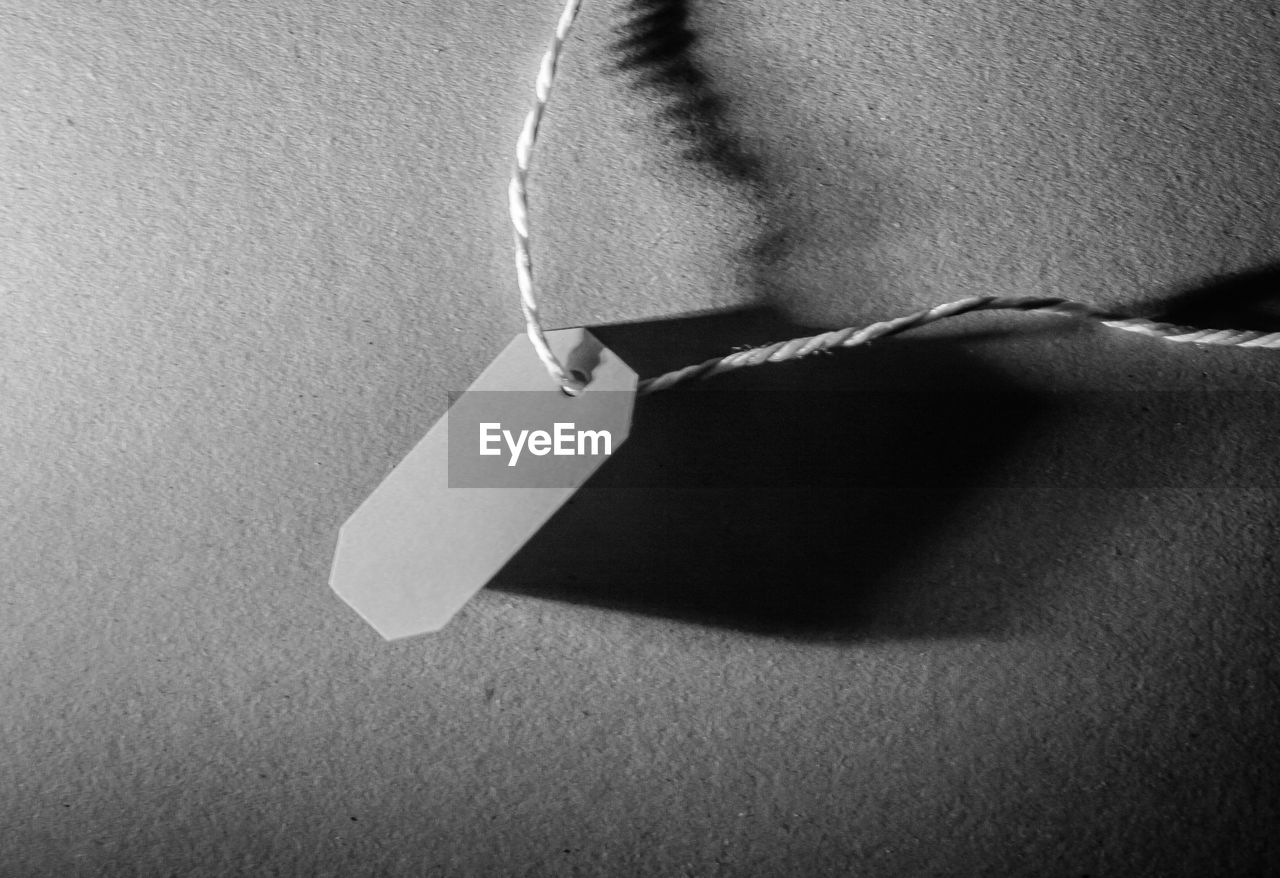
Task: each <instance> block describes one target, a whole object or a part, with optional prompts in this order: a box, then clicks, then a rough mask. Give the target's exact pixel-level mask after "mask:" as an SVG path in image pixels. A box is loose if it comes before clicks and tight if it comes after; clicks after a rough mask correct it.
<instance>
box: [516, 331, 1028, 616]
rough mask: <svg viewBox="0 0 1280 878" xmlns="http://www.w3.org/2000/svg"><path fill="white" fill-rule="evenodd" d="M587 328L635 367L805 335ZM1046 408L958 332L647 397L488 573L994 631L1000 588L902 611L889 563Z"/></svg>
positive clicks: (633, 602)
mask: <svg viewBox="0 0 1280 878" xmlns="http://www.w3.org/2000/svg"><path fill="white" fill-rule="evenodd" d="M592 331H593V332H595V333H597V334H598V335H599V337H600V338H601V340H602V341H603V342H604V343H605V344H606V345H607V346H609V347H610V348H611V349H613V350H614V351H615V352H617V353H618V354H619V355H620V356H622V357H623V358H624V359H625V360H627V361H628V362H630V363H631V364H632V365H633V366H634V367H635V368H636V369H637V371H638V372H639V373H640V374H641V375H649V374H654V373H655V372H659V371H663V370H665V369H669V368H671V367H673V366H676V365H682V364H686V363H689V362H696V361H697V360H699V359H702V358H706V357H708V356H712V355H714V354H716V353H722V352H724V351H726V350H728V349H731V348H733V347H735V346H742V345H754V344H758V343H761V342H765V341H769V340H771V339H778V338H786V337H792V336H796V335H800V334H804V333H805V332H806V330H805V328H803V327H797V326H794V325H790V324H788V323H786V322H784V321H781V320H779V319H778V318H776V317H775V316H773V315H772V314H771V313H770V312H769V311H767V310H765V309H751V310H744V311H739V312H733V313H729V314H724V315H717V316H709V317H695V318H687V319H682V320H670V321H659V322H654V323H644V324H634V325H630V326H614V327H604V328H599V329H593V330H592ZM1044 409H1045V401H1044V400H1042V399H1040V398H1038V397H1036V396H1035V395H1033V394H1030V393H1027V392H1024V391H1023V390H1021V389H1020V388H1019V387H1018V386H1017V385H1016V384H1015V383H1014V382H1012V381H1010V380H1009V379H1008V378H1006V377H1004V376H1002V375H1000V374H998V373H996V372H995V371H993V370H991V369H989V368H987V367H984V366H983V365H982V364H981V363H979V362H977V361H975V360H974V358H972V357H971V356H966V355H963V354H962V353H960V352H959V351H957V349H956V347H955V343H953V342H946V341H942V342H933V341H924V342H908V341H899V340H895V341H894V342H892V343H889V344H883V345H877V346H869V347H864V348H859V349H857V350H851V351H846V352H841V353H838V354H833V355H826V356H815V357H812V358H809V359H806V360H803V361H799V362H795V363H787V364H778V365H769V366H763V367H756V368H751V369H744V370H741V371H739V372H735V373H729V374H726V375H722V376H719V377H717V378H715V379H714V380H711V381H705V382H697V383H693V384H690V385H688V386H687V387H686V388H685V389H671V390H667V391H663V392H661V393H656V394H652V395H648V396H644V397H641V398H639V400H638V401H637V406H636V411H635V416H634V424H633V429H632V433H631V436H630V438H629V439H628V440H627V442H626V444H625V445H623V446H622V448H621V449H619V450H618V451H617V452H616V453H615V454H614V455H613V457H612V458H611V459H610V460H609V461H608V462H607V464H606V465H605V466H603V467H602V468H601V469H600V470H599V471H598V472H597V473H596V474H595V476H593V477H592V479H591V480H590V481H589V482H588V484H587V485H586V486H584V487H583V488H582V489H580V490H579V491H578V493H577V494H576V495H575V496H574V497H573V498H572V499H571V500H570V501H569V502H568V503H567V504H566V505H565V506H564V507H563V508H562V509H561V510H560V512H559V513H557V515H556V516H555V517H554V518H553V519H552V520H551V521H550V522H549V523H548V524H547V525H546V526H545V527H544V528H543V529H542V530H541V531H540V532H539V534H538V535H537V536H536V537H535V538H534V539H533V540H532V541H530V543H529V544H527V545H526V546H525V547H524V549H523V550H522V551H521V552H520V553H519V554H518V555H517V556H516V557H515V558H513V559H512V560H511V562H509V563H508V565H507V566H506V567H505V568H504V570H503V571H502V572H501V573H500V574H499V575H498V576H497V577H495V579H494V581H493V583H492V584H491V587H494V588H498V589H502V590H507V591H513V592H518V593H523V594H528V595H532V596H537V597H542V598H549V599H556V600H567V601H574V602H583V603H589V604H593V605H599V606H605V607H611V608H618V609H626V610H630V611H636V612H642V613H647V614H655V615H660V616H666V617H672V618H679V619H685V620H688V621H694V622H699V623H703V624H708V625H718V626H727V627H732V628H736V629H740V630H747V631H753V632H759V633H768V634H774V635H781V636H792V637H801V638H824V639H825V638H844V637H865V636H868V635H879V636H886V635H887V636H895V635H902V634H913V635H930V636H941V635H964V634H980V633H989V632H990V631H992V630H998V629H1000V628H1001V627H1002V624H1003V620H1002V619H1001V618H1000V614H1001V613H1002V609H1001V607H1000V605H999V601H998V600H993V599H992V598H991V596H989V595H988V596H984V598H983V599H982V605H983V606H984V607H985V610H984V614H985V615H983V616H982V617H981V618H978V617H976V616H975V614H974V613H971V612H968V613H965V612H961V613H957V612H954V606H953V607H952V608H951V609H948V601H947V600H931V601H928V602H926V603H928V604H930V605H931V606H933V607H935V611H936V612H935V614H934V615H932V616H930V617H929V618H914V619H903V618H902V616H903V612H902V607H900V606H895V601H896V600H898V599H899V598H900V597H904V595H905V593H904V592H903V591H902V590H901V588H900V584H899V583H896V582H895V577H894V576H893V572H894V570H895V567H896V566H897V565H898V563H899V562H900V561H902V560H904V559H909V558H910V557H911V556H912V554H913V553H914V552H916V551H917V550H918V549H919V547H921V546H922V545H924V544H926V543H927V541H928V540H930V538H931V535H932V534H933V533H934V532H935V531H936V530H937V529H938V528H939V527H940V526H942V525H944V524H945V523H946V522H947V521H948V519H949V518H951V517H952V516H953V515H954V514H956V510H957V508H958V504H960V503H961V502H962V501H963V500H964V498H965V497H966V495H968V494H969V493H970V492H972V491H973V490H974V489H976V488H978V487H979V486H981V485H982V484H983V483H984V482H985V481H986V480H988V479H989V478H990V477H991V475H992V468H993V467H995V466H998V465H999V462H1000V461H1001V459H1002V458H1006V457H1008V456H1009V455H1010V454H1011V451H1012V449H1013V448H1015V447H1016V446H1017V445H1018V444H1019V442H1020V441H1021V438H1022V436H1023V435H1024V433H1025V432H1026V431H1027V429H1028V428H1029V427H1030V426H1031V425H1032V424H1033V423H1035V422H1036V421H1037V420H1038V419H1040V418H1042V417H1043V415H1044V414H1045V411H1044ZM916 597H918V596H916ZM952 597H953V598H954V599H955V600H962V601H963V600H969V599H970V598H971V597H972V596H971V595H960V594H953V595H952ZM913 599H914V598H913ZM890 619H893V620H896V621H894V622H892V623H889V622H887V620H890ZM886 629H891V630H886Z"/></svg>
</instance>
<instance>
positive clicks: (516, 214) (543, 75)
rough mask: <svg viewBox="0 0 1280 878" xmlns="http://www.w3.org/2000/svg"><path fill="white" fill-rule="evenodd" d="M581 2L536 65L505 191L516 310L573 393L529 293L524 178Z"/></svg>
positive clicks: (575, 386)
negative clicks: (531, 96)
mask: <svg viewBox="0 0 1280 878" xmlns="http://www.w3.org/2000/svg"><path fill="white" fill-rule="evenodd" d="M581 5H582V0H569V2H568V3H567V4H566V5H565V7H564V11H563V12H562V13H560V21H559V23H558V24H557V25H556V32H555V36H554V37H553V38H552V40H551V45H550V46H549V47H548V48H547V51H546V53H545V54H544V55H543V56H542V65H541V66H540V67H539V68H538V79H537V82H536V83H535V85H534V103H533V109H531V110H530V111H529V115H528V116H526V117H525V120H524V128H523V129H522V130H521V131H520V138H519V139H518V140H517V141H516V167H515V172H514V173H513V174H512V175H511V185H510V186H509V187H508V190H507V193H508V201H509V202H510V206H511V225H512V227H513V228H514V229H515V239H516V283H517V285H518V286H519V288H520V309H521V310H522V311H523V312H524V324H525V331H526V332H527V333H528V336H529V341H531V342H533V349H534V350H535V351H536V352H537V354H538V359H539V360H541V361H542V364H543V365H544V366H546V367H547V372H549V373H550V375H551V377H552V378H553V379H554V380H555V381H556V382H557V383H558V384H559V385H560V387H561V388H562V389H563V390H564V391H565V392H566V393H568V394H570V395H573V396H576V395H577V394H579V393H581V392H582V389H583V387H585V386H586V382H585V381H583V380H582V378H581V377H580V376H578V375H575V374H573V373H571V372H570V371H569V370H568V369H566V368H565V366H564V364H563V363H561V362H560V360H559V358H558V357H556V355H555V353H554V352H553V351H552V350H551V345H549V344H548V343H547V336H546V333H545V332H544V331H543V329H542V324H541V322H540V321H539V320H538V303H537V300H536V299H534V296H533V256H532V255H531V254H530V252H529V194H528V191H527V188H526V181H527V179H528V176H529V161H530V159H531V158H532V157H533V144H534V143H535V141H537V139H538V126H539V124H540V123H541V122H542V114H543V113H545V112H546V109H547V99H548V98H549V97H550V96H551V83H552V82H553V81H554V80H555V76H556V64H557V62H558V61H559V60H560V54H561V52H563V51H564V41H565V38H566V37H568V35H569V28H571V27H572V26H573V20H574V19H575V18H576V17H577V15H578V7H579V6H581Z"/></svg>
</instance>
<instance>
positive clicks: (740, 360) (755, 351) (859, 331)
mask: <svg viewBox="0 0 1280 878" xmlns="http://www.w3.org/2000/svg"><path fill="white" fill-rule="evenodd" d="M998 310H1013V311H1032V312H1038V313H1043V314H1058V315H1061V316H1064V317H1084V318H1088V319H1091V320H1096V321H1098V322H1099V323H1101V324H1102V325H1104V326H1110V327H1112V328H1113V329H1123V330H1125V331H1126V332H1138V333H1141V334H1143V335H1150V336H1155V337H1156V338H1161V339H1164V340H1165V341H1173V342H1193V343H1195V344H1212V345H1234V346H1236V347H1242V348H1251V347H1252V348H1280V332H1258V331H1254V330H1240V329H1199V328H1197V327H1193V326H1177V325H1175V324H1172V323H1159V322H1156V321H1153V320H1148V319H1146V318H1145V317H1124V316H1121V315H1118V314H1111V313H1109V312H1107V311H1103V310H1101V309H1099V308H1095V307H1094V306H1092V305H1086V304H1084V303H1083V302H1073V301H1071V300H1070V299H1056V298H1017V297H1002V296H973V297H971V298H968V299H960V300H958V301H955V302H948V303H946V304H945V305H937V306H935V307H933V308H925V309H924V310H921V311H916V312H915V313H914V314H908V315H906V316H904V317H898V318H895V319H893V320H885V321H882V322H880V323H872V324H871V325H870V326H864V327H861V328H858V327H846V328H845V329H836V330H832V331H831V332H824V333H821V334H819V335H811V336H808V337H806V338H793V339H791V340H790V341H779V342H774V343H773V344H768V345H762V346H760V347H756V348H749V349H747V350H741V351H735V352H733V353H731V354H728V355H727V356H723V357H712V358H711V359H709V360H706V361H704V362H701V363H697V364H695V365H692V366H686V367H684V368H683V369H676V370H674V371H672V372H667V373H665V374H663V375H658V376H655V377H653V378H647V379H645V380H644V381H641V382H640V384H639V387H638V392H639V393H642V394H643V393H656V392H658V391H659V390H666V389H667V388H669V387H672V386H673V385H676V384H679V383H681V382H682V381H691V380H693V379H695V378H710V377H711V376H712V375H719V374H720V373H722V372H728V371H731V370H733V369H741V368H742V367H744V366H759V365H762V364H764V363H781V362H785V361H787V360H798V359H800V358H801V357H807V356H810V355H812V354H817V353H823V352H826V351H832V350H835V349H837V348H852V347H857V346H858V345H864V344H867V343H869V342H872V341H875V340H876V339H878V338H885V337H886V336H890V335H897V334H898V333H900V332H906V331H907V330H909V329H915V328H916V327H919V326H924V325H925V324H927V323H933V322H934V321H937V320H943V319H945V318H947V317H956V316H958V315H960V314H968V313H970V312H972V311H998Z"/></svg>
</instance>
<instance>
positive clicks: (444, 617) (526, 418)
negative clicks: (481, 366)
mask: <svg viewBox="0 0 1280 878" xmlns="http://www.w3.org/2000/svg"><path fill="white" fill-rule="evenodd" d="M547 340H548V342H549V343H550V344H551V348H552V350H554V351H555V352H556V355H557V356H559V357H560V358H561V362H564V363H565V364H566V365H567V366H568V368H569V369H571V370H575V369H578V370H581V371H582V372H583V373H584V374H586V375H588V376H589V377H590V383H589V384H588V385H587V389H586V390H585V391H584V393H583V394H582V396H580V397H578V398H571V397H567V396H565V395H564V394H562V393H561V392H560V391H559V390H558V389H557V388H556V387H555V385H554V383H553V382H552V380H551V379H550V378H549V377H548V375H547V372H546V369H545V368H544V367H543V365H542V363H541V362H539V360H538V358H537V355H536V354H535V353H534V350H533V346H532V345H531V344H530V342H529V339H528V338H526V337H525V336H524V335H519V336H516V338H515V339H514V340H512V342H511V344H509V345H507V347H506V349H505V350H504V351H503V352H502V353H501V354H499V355H498V358H497V359H495V360H494V361H493V362H492V363H491V364H490V365H489V367H488V368H487V369H485V370H484V372H483V373H481V375H480V377H479V378H477V379H476V381H475V383H474V384H472V385H471V387H470V388H469V389H468V391H467V392H466V393H464V394H463V396H462V398H461V399H459V400H458V401H457V402H456V403H455V407H457V406H461V407H464V408H465V407H468V403H469V400H468V397H469V396H471V395H472V394H476V393H479V394H494V396H493V397H490V398H496V399H498V400H500V401H501V402H502V404H503V405H504V406H506V407H507V410H506V411H505V412H503V413H502V414H501V419H502V422H504V423H507V424H526V423H536V422H538V421H540V420H542V419H543V418H544V417H545V418H551V419H555V418H556V417H563V418H566V419H568V418H574V417H576V418H577V419H578V421H580V422H583V423H590V424H592V425H593V426H596V427H606V428H609V429H611V432H612V433H613V441H614V445H615V448H616V446H618V445H621V444H622V443H623V442H624V441H625V440H626V436H627V431H628V430H629V429H630V424H631V407H632V404H633V402H634V399H635V386H636V373H635V372H633V371H632V370H631V369H630V368H628V367H627V365H626V364H625V363H623V362H622V361H621V360H620V359H618V358H617V357H616V356H615V355H614V354H613V353H612V352H610V351H609V350H608V349H606V348H604V347H602V346H601V345H600V343H599V342H598V341H596V340H595V338H594V337H592V336H591V334H590V333H588V332H587V331H586V330H584V329H563V330H557V331H555V332H550V333H548V334H547ZM538 409H542V411H538ZM494 417H495V418H497V417H499V415H498V414H494ZM468 450H469V449H468ZM454 453H455V454H464V453H465V451H464V450H463V449H457V450H455V451H454ZM449 458H450V447H449V413H448V412H446V413H445V415H444V417H442V418H441V419H440V420H439V421H437V422H436V423H435V425H434V426H432V428H431V429H430V430H429V431H428V432H427V435H426V436H425V437H423V439H422V441H421V442H419V443H418V445H417V446H416V447H415V448H414V449H413V450H412V451H411V452H409V455H408V456H407V457H405V459H404V460H403V461H401V462H400V464H399V466H397V467H396V468H395V469H394V470H393V471H392V472H391V474H390V475H389V476H387V478H386V480H384V481H383V482H382V484H380V485H379V486H378V488H377V490H375V491H374V492H373V493H372V494H371V495H370V496H369V499H367V500H365V501H364V503H363V504H361V506H360V508H359V509H357V510H356V512H355V514H354V515H352V516H351V518H350V519H348V520H347V523H346V524H344V525H343V526H342V531H341V533H340V534H339V537H338V549H337V553H336V555H335V557H334V562H333V571H332V573H331V575H330V578H329V584H330V585H331V586H332V587H333V590H334V591H336V592H337V593H338V594H339V595H340V596H341V597H342V599H343V600H345V601H346V602H347V603H348V604H350V605H351V606H352V607H353V608H354V609H355V610H356V611H357V612H358V613H360V615H361V616H363V617H364V618H365V620H366V621H367V622H368V623H369V624H370V625H372V626H373V627H374V628H376V629H377V630H378V633H379V634H381V635H382V636H383V637H385V638H387V639H388V640H392V639H396V638H400V637H410V636H412V635H414V634H423V633H425V632H428V631H437V630H439V629H440V628H442V627H443V626H444V625H445V623H446V622H448V621H449V620H450V619H451V618H453V615H454V614H455V613H457V612H458V610H459V609H461V608H462V605H463V604H465V603H466V602H467V601H468V600H470V598H471V596H472V595H474V594H475V593H476V592H477V591H479V590H480V589H481V588H483V587H484V585H485V583H486V582H488V581H489V579H490V578H491V577H492V576H493V575H494V574H495V573H497V572H498V570H500V569H501V568H502V565H503V564H505V563H506V562H507V561H508V560H509V559H510V558H511V556H512V555H514V554H515V553H516V552H517V551H518V550H519V549H520V547H521V546H523V545H524V543H525V541H526V540H528V539H529V537H530V536H532V535H533V534H534V533H535V532H536V531H537V530H538V528H539V527H541V526H542V524H543V523H544V522H546V521H547V519H549V518H550V517H551V516H552V515H553V514H555V511H556V510H557V509H559V508H560V506H561V505H562V504H563V503H564V502H565V501H566V500H567V499H569V497H570V496H572V495H573V492H574V491H575V490H576V489H577V486H578V485H580V484H582V482H584V481H586V480H587V479H588V478H589V477H590V476H591V474H592V473H593V472H595V470H596V469H597V468H598V467H599V466H600V464H601V463H602V462H603V461H604V460H606V459H607V458H603V457H595V456H582V457H572V458H568V459H562V461H563V462H564V463H565V464H566V465H567V466H566V467H562V469H561V473H560V476H561V481H560V483H559V484H558V485H557V486H556V487H546V488H510V487H504V488H492V487H480V488H459V487H450V484H449ZM526 460H527V461H528V462H529V463H534V462H536V461H535V460H533V459H532V458H526ZM620 536H621V535H620Z"/></svg>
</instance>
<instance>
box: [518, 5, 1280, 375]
mask: <svg viewBox="0 0 1280 878" xmlns="http://www.w3.org/2000/svg"><path fill="white" fill-rule="evenodd" d="M581 5H582V0H568V2H567V3H566V4H565V7H564V11H563V12H562V13H561V14H560V20H559V22H558V23H557V24H556V31H555V36H554V37H553V38H552V41H551V45H550V47H549V48H548V49H547V51H546V54H544V55H543V56H542V65H541V66H540V67H539V69H538V79H537V82H536V84H535V87H534V95H535V101H534V105H533V109H532V110H530V111H529V115H528V116H527V117H526V118H525V122H524V128H523V129H522V130H521V132H520V138H519V139H518V140H517V141H516V163H515V172H514V173H513V174H512V177H511V185H510V187H509V190H508V194H509V201H510V207H511V225H512V226H513V228H514V229H515V242H516V281H517V284H518V286H519V288H520V307H521V310H522V311H523V312H524V319H525V328H526V331H527V333H528V336H529V340H530V341H531V342H532V343H533V347H534V350H535V351H536V352H537V355H538V359H539V360H541V361H542V363H543V365H544V366H546V368H547V372H548V373H549V374H550V375H551V377H552V378H553V379H554V380H555V381H556V382H557V383H559V384H560V386H561V388H562V389H563V390H564V391H565V392H566V393H569V394H570V395H573V396H576V395H578V394H579V393H581V392H582V390H583V389H584V388H585V387H586V383H587V382H586V380H585V379H584V377H583V376H581V375H578V374H577V373H573V372H570V371H569V370H568V369H566V368H565V366H564V364H562V363H561V362H560V360H559V358H557V357H556V355H555V353H554V352H553V351H552V350H551V346H550V345H549V344H548V343H547V337H546V334H545V332H544V331H543V329H542V325H541V322H540V321H539V319H538V304H537V301H536V300H535V298H534V294H533V257H532V256H531V255H530V252H529V203H528V191H527V187H526V183H527V180H528V176H529V162H530V159H531V158H532V156H533V145H534V143H535V142H536V141H537V138H538V126H539V124H540V123H541V121H542V116H543V113H545V112H546V108H547V100H548V98H549V97H550V95H551V83H552V82H553V81H554V79H555V75H556V64H557V62H558V61H559V60H560V55H561V53H562V52H563V51H564V42H565V39H566V38H567V37H568V35H569V29H570V28H571V27H572V26H573V22H574V19H575V18H577V15H578V8H579V7H580V6H581ZM997 310H1014V311H1027V312H1037V313H1044V314H1057V315H1060V316H1065V317H1083V318H1086V319H1090V320H1096V321H1098V322H1099V323H1101V324H1102V325H1104V326H1109V327H1112V328H1114V329H1122V330H1124V331H1126V332H1137V333H1141V334H1143V335H1150V336H1154V337H1156V338H1160V339H1163V340H1165V341H1171V342H1191V343H1194V344H1211V345H1231V346H1235V347H1242V348H1250V347H1256V348H1272V349H1280V332H1269V333H1268V332H1259V331H1254V330H1238V329H1201V328H1198V327H1194V326H1178V325H1175V324H1172V323H1160V322H1157V321H1154V320H1148V319H1147V318H1145V317H1126V316H1123V315H1119V314H1112V313H1110V312H1107V311H1103V310H1101V309H1099V308H1096V307H1094V306H1092V305H1087V304H1085V303H1083V302H1073V301H1071V300H1069V299H1058V298H1024V297H1007V296H972V297H970V298H968V299H960V300H958V301H955V302H948V303H946V304H943V305H937V306H935V307H933V308H926V309H924V310H921V311H916V312H915V313H913V314H907V315H906V316H904V317H898V318H895V319H893V320H885V321H882V322H880V323H872V324H871V325H869V326H864V327H861V328H858V327H846V328H845V329H836V330H832V331H831V332H824V333H820V334H818V335H812V336H808V337H805V338H793V339H791V340H790V341H780V342H775V343H773V344H768V345H762V346H760V347H756V348H749V349H747V350H740V351H734V352H733V353H731V354H728V355H726V356H723V357H713V358H711V359H709V360H706V361H704V362H702V363H697V364H694V365H692V366H686V367H685V368H683V369H676V370H675V371H672V372H667V373H665V374H663V375H658V376H656V377H653V378H648V379H645V380H644V381H641V382H640V384H639V387H638V392H639V393H656V392H657V391H659V390H666V389H667V388H669V387H672V386H674V385H676V384H679V383H681V382H683V381H691V380H693V379H695V378H710V377H711V376H713V375H719V374H720V373H722V372H728V371H730V370H733V369H741V368H742V367H744V366H758V365H761V364H763V363H781V362H785V361H787V360H798V359H800V358H802V357H807V356H810V355H812V354H817V353H822V352H827V351H832V350H835V349H837V348H852V347H857V346H858V345H864V344H867V343H869V342H872V341H875V340H876V339H878V338H885V337H887V336H890V335H897V334H898V333H900V332H906V331H907V330H909V329H914V328H916V327H919V326H924V325H925V324H928V323H933V322H934V321H937V320H943V319H945V318H947V317H956V316H958V315H960V314H968V313H970V312H973V311H997Z"/></svg>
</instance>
